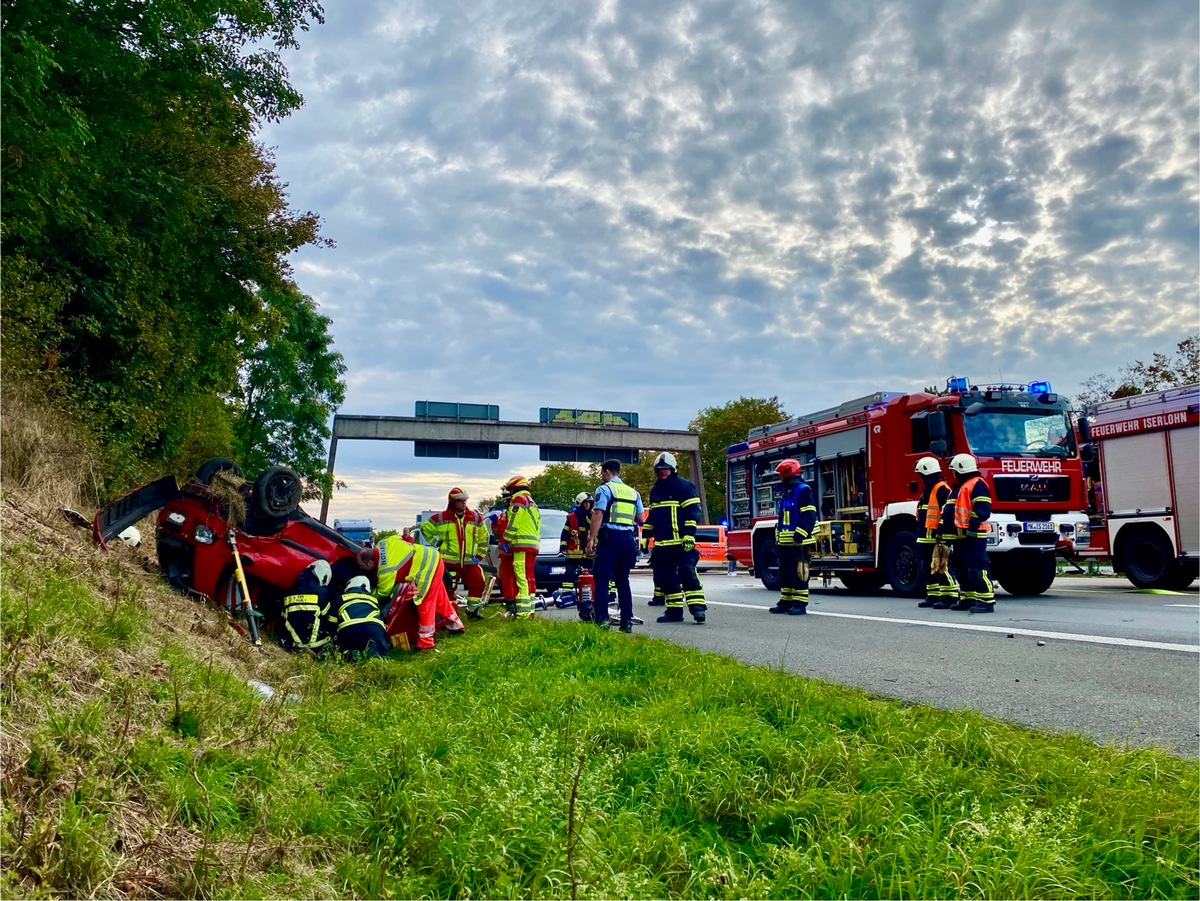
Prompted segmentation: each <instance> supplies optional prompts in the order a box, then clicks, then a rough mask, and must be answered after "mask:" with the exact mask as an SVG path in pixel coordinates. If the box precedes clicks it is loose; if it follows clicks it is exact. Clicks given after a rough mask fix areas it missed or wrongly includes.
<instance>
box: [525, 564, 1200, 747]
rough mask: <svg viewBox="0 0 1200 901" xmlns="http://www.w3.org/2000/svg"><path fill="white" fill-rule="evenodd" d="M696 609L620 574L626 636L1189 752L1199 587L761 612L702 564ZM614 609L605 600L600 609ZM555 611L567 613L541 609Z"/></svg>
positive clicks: (848, 603) (819, 593) (748, 581)
mask: <svg viewBox="0 0 1200 901" xmlns="http://www.w3.org/2000/svg"><path fill="white" fill-rule="evenodd" d="M701 578H702V580H703V582H704V588H705V594H706V596H707V599H708V604H709V612H708V622H707V624H705V625H703V626H701V625H697V624H695V623H693V622H692V620H691V617H690V616H688V617H686V620H685V622H683V623H681V624H678V625H660V624H658V623H656V622H655V621H654V620H655V618H656V617H657V616H658V615H660V614H661V613H662V608H655V607H648V606H647V604H646V602H647V601H648V600H649V599H650V597H651V591H652V587H651V580H650V576H649V573H648V572H645V571H635V573H634V576H633V593H634V613H635V614H636V615H637V616H640V617H641V618H642V619H644V620H645V625H643V626H639V627H636V628H635V631H634V634H635V635H645V636H649V637H654V638H662V639H666V640H668V641H674V642H676V643H678V644H682V645H688V646H691V647H695V648H699V649H701V650H706V651H715V652H717V653H721V654H726V655H729V656H732V657H736V658H738V659H740V660H742V661H744V662H745V663H747V664H751V665H755V666H766V667H770V668H773V669H782V670H784V671H786V672H790V673H796V674H799V675H803V676H810V677H814V678H818V679H824V680H827V681H829V682H835V683H838V684H841V685H852V686H857V687H859V688H863V689H865V690H867V691H868V692H870V693H872V694H876V695H883V696H887V697H892V698H899V699H903V700H905V701H914V702H921V703H924V704H930V705H933V706H936V707H940V708H944V709H947V710H955V709H960V708H972V709H975V710H979V711H982V712H983V713H986V714H989V715H991V716H994V717H997V718H999V719H1003V720H1007V721H1009V722H1013V723H1021V724H1025V725H1028V726H1035V727H1039V728H1044V729H1051V730H1057V731H1061V732H1073V733H1077V734H1083V735H1086V736H1088V737H1090V738H1091V739H1092V740H1094V741H1096V742H1098V743H1104V744H1109V743H1111V744H1115V745H1118V746H1155V747H1161V748H1165V749H1167V750H1170V751H1172V752H1174V753H1176V754H1180V755H1185V756H1190V757H1197V756H1200V593H1198V592H1197V590H1196V589H1195V587H1193V588H1192V589H1190V590H1189V591H1186V592H1177V593H1147V592H1140V591H1138V590H1136V589H1135V588H1134V587H1133V586H1132V585H1131V584H1130V583H1129V582H1128V581H1126V580H1125V579H1122V578H1116V577H1090V578H1089V577H1063V576H1060V577H1059V578H1058V579H1057V580H1055V582H1054V584H1053V585H1052V586H1051V588H1050V590H1049V591H1048V592H1046V594H1044V595H1042V596H1040V597H1037V598H1011V597H1009V596H1008V595H1006V594H1004V593H1002V592H1001V593H1000V594H998V596H997V604H996V612H994V613H991V614H987V615H970V614H967V613H962V612H954V611H949V610H927V609H921V608H918V607H917V602H916V601H915V600H912V599H909V598H898V597H895V596H893V595H892V594H891V593H890V592H889V591H887V590H884V591H882V592H880V593H879V594H877V595H871V596H867V595H856V594H853V593H851V592H849V591H847V590H846V589H844V588H841V587H838V586H839V585H840V583H838V582H836V581H835V582H834V587H831V588H829V589H822V588H821V587H819V586H820V582H816V583H814V584H816V585H817V586H818V587H817V588H815V589H814V590H813V592H812V598H811V602H810V604H809V608H808V610H809V613H808V615H807V616H803V617H801V616H778V615H772V614H769V613H767V609H768V608H769V607H771V605H772V604H774V603H775V601H776V600H777V599H778V597H779V594H778V592H771V591H767V590H766V589H765V588H763V587H762V583H760V582H759V581H758V580H756V579H752V578H751V577H750V576H749V575H747V574H745V573H739V574H738V575H734V576H729V575H726V574H725V573H724V572H706V573H702V574H701ZM613 612H614V613H615V610H614V611H613ZM539 615H545V616H548V617H550V618H552V619H568V618H572V617H574V616H575V615H576V613H575V611H574V609H571V608H568V609H565V610H555V609H554V608H553V607H551V608H550V609H549V610H547V611H546V612H545V613H544V614H539Z"/></svg>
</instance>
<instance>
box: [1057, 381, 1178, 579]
mask: <svg viewBox="0 0 1200 901" xmlns="http://www.w3.org/2000/svg"><path fill="white" fill-rule="evenodd" d="M1078 426H1079V431H1078V434H1079V439H1080V441H1081V447H1080V451H1081V453H1082V455H1083V458H1084V460H1085V461H1086V475H1087V500H1088V505H1087V510H1088V513H1089V514H1090V515H1091V517H1092V543H1091V545H1090V547H1089V548H1088V549H1087V550H1085V551H1081V552H1080V556H1081V557H1093V558H1101V559H1103V558H1107V559H1110V560H1111V561H1112V565H1113V570H1114V571H1116V572H1119V573H1124V574H1125V576H1126V577H1127V578H1128V579H1129V581H1131V582H1132V583H1133V584H1134V585H1136V586H1137V587H1138V588H1169V589H1176V590H1182V589H1184V588H1187V587H1188V586H1189V585H1191V584H1192V582H1194V581H1195V580H1196V577H1197V575H1198V568H1200V385H1187V386H1185V387H1182V388H1170V389H1168V390H1166V391H1155V392H1152V393H1150V394H1140V395H1138V396H1137V397H1125V398H1120V399H1118V400H1107V401H1103V402H1101V403H1098V404H1094V405H1091V406H1089V407H1086V408H1085V409H1084V411H1083V416H1082V417H1080V419H1079V423H1078Z"/></svg>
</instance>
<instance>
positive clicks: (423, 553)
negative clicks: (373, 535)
mask: <svg viewBox="0 0 1200 901" xmlns="http://www.w3.org/2000/svg"><path fill="white" fill-rule="evenodd" d="M443 571H444V568H443V566H442V558H441V555H440V554H438V552H437V551H436V550H434V549H433V548H431V547H426V546H425V545H423V544H409V543H408V542H407V541H405V540H404V539H403V538H401V537H400V536H398V535H389V536H388V537H387V538H384V539H383V540H382V541H381V542H379V572H378V574H377V579H376V588H375V595H376V597H378V598H380V599H383V600H388V599H390V598H391V596H392V592H393V591H394V590H395V588H396V584H397V583H399V582H412V583H413V585H414V587H415V588H416V593H415V595H414V596H413V603H414V604H416V605H418V606H419V605H420V604H421V602H422V601H423V600H425V595H427V594H428V593H429V588H430V586H431V585H433V583H434V580H435V579H440V578H441V573H442V572H443Z"/></svg>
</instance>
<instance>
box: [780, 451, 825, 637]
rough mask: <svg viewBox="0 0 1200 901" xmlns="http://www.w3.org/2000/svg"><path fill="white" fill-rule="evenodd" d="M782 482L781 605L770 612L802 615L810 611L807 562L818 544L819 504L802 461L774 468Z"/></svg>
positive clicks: (787, 462)
mask: <svg viewBox="0 0 1200 901" xmlns="http://www.w3.org/2000/svg"><path fill="white" fill-rule="evenodd" d="M775 471H776V472H777V473H779V479H780V481H781V482H782V483H783V492H782V493H781V494H780V495H779V500H778V501H777V502H776V513H777V515H778V519H776V521H775V547H776V549H777V550H778V551H779V583H780V589H779V603H778V604H776V605H775V606H774V607H772V608H771V611H770V612H771V613H787V614H790V615H792V616H803V615H804V614H805V613H807V612H808V560H809V557H810V555H811V553H812V547H813V545H815V544H816V543H817V539H816V537H815V536H814V535H813V529H814V528H815V527H816V525H817V502H816V500H815V498H814V497H813V491H812V488H810V487H809V485H808V482H806V481H804V477H803V476H802V475H800V461H799V460H793V459H791V458H788V459H787V460H780V461H779V463H778V465H776V467H775Z"/></svg>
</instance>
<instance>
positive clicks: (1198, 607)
mask: <svg viewBox="0 0 1200 901" xmlns="http://www.w3.org/2000/svg"><path fill="white" fill-rule="evenodd" d="M1163 606H1164V607H1186V608H1187V609H1188V610H1200V604H1163Z"/></svg>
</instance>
